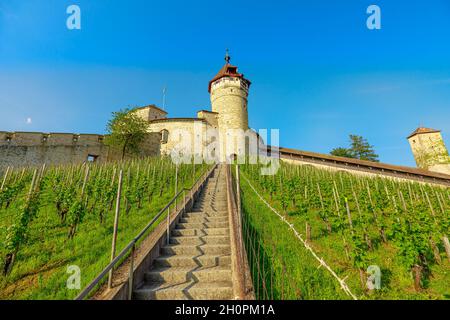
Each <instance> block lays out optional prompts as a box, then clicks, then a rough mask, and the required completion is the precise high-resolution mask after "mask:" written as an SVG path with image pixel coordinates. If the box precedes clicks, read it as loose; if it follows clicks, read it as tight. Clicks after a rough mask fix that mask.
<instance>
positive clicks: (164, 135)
mask: <svg viewBox="0 0 450 320" xmlns="http://www.w3.org/2000/svg"><path fill="white" fill-rule="evenodd" d="M168 140H169V131H167V130H166V129H164V130H161V144H166V143H167V141H168Z"/></svg>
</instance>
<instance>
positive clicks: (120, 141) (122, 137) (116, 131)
mask: <svg viewBox="0 0 450 320" xmlns="http://www.w3.org/2000/svg"><path fill="white" fill-rule="evenodd" d="M112 114H113V117H112V119H111V120H109V121H108V125H107V127H106V130H107V132H108V135H107V136H106V137H105V144H106V145H108V146H110V147H113V148H118V149H120V150H121V152H122V156H121V158H122V160H123V159H124V157H125V154H126V153H137V152H138V151H139V145H140V143H141V142H142V141H143V140H144V138H145V134H146V132H147V128H148V123H147V122H146V121H145V120H144V119H142V118H140V117H139V116H138V115H137V114H136V113H135V112H133V110H130V109H124V110H120V111H116V112H113V113H112Z"/></svg>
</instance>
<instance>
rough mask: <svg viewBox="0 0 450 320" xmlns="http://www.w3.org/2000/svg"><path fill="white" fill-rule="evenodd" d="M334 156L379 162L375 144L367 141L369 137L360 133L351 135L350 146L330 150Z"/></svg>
mask: <svg viewBox="0 0 450 320" xmlns="http://www.w3.org/2000/svg"><path fill="white" fill-rule="evenodd" d="M330 154H331V155H333V156H339V157H346V158H354V159H360V160H367V161H373V162H378V161H379V160H378V154H376V153H375V150H374V148H373V146H371V145H370V144H369V142H367V139H365V138H363V137H362V136H358V135H353V134H351V135H350V148H335V149H333V150H331V152H330Z"/></svg>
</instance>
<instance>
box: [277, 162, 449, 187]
mask: <svg viewBox="0 0 450 320" xmlns="http://www.w3.org/2000/svg"><path fill="white" fill-rule="evenodd" d="M281 161H284V162H286V163H290V164H295V165H310V166H314V167H316V168H319V169H323V170H330V171H336V172H337V171H344V172H348V173H351V174H355V175H359V176H365V177H372V178H375V177H381V178H388V179H394V180H397V181H403V182H411V181H415V182H423V183H430V184H438V185H446V186H450V182H449V181H442V182H441V181H435V180H433V179H429V178H424V177H418V176H413V175H409V176H407V175H405V174H400V173H397V174H395V173H390V172H387V171H385V172H380V171H375V170H374V171H373V172H370V171H369V170H368V169H365V168H362V167H361V168H357V167H350V166H349V167H346V166H345V165H339V164H321V163H319V162H315V161H311V160H299V159H295V158H288V157H283V156H282V157H281Z"/></svg>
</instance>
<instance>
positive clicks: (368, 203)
mask: <svg viewBox="0 0 450 320" xmlns="http://www.w3.org/2000/svg"><path fill="white" fill-rule="evenodd" d="M240 172H241V178H240V185H241V197H242V209H243V210H242V211H243V234H244V239H245V245H246V248H247V255H248V257H249V264H250V269H251V273H252V275H253V277H252V278H253V283H254V287H255V294H256V296H257V298H259V299H351V298H352V296H354V298H358V299H449V298H450V244H449V241H448V235H449V231H450V188H448V187H439V186H431V185H427V184H422V183H417V182H408V181H400V180H394V179H390V178H381V177H369V176H362V175H353V174H350V173H347V172H344V171H340V172H336V171H328V170H324V169H317V168H314V167H312V166H308V165H306V166H297V165H290V164H284V163H283V164H282V166H281V168H280V170H279V171H278V173H277V174H276V175H273V176H263V175H261V174H260V167H258V166H255V165H243V166H240ZM272 209H273V210H272ZM277 214H279V216H278V215H277ZM300 238H301V239H302V240H304V243H302V242H301V240H300ZM307 248H310V249H311V250H308V249H307ZM312 253H314V254H315V255H316V256H317V257H316V258H315V257H313V254H312ZM378 268H379V269H378ZM376 269H378V270H379V271H380V274H381V277H380V280H381V283H380V282H378V284H379V289H378V290H377V289H375V290H369V288H368V285H367V282H368V277H369V280H370V283H373V284H377V280H376V279H375V278H371V277H373V275H374V274H375V272H372V271H373V270H376ZM332 273H334V275H333V274H332ZM372 280H374V281H372ZM344 287H347V289H348V292H346V290H344ZM372 289H373V288H372Z"/></svg>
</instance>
